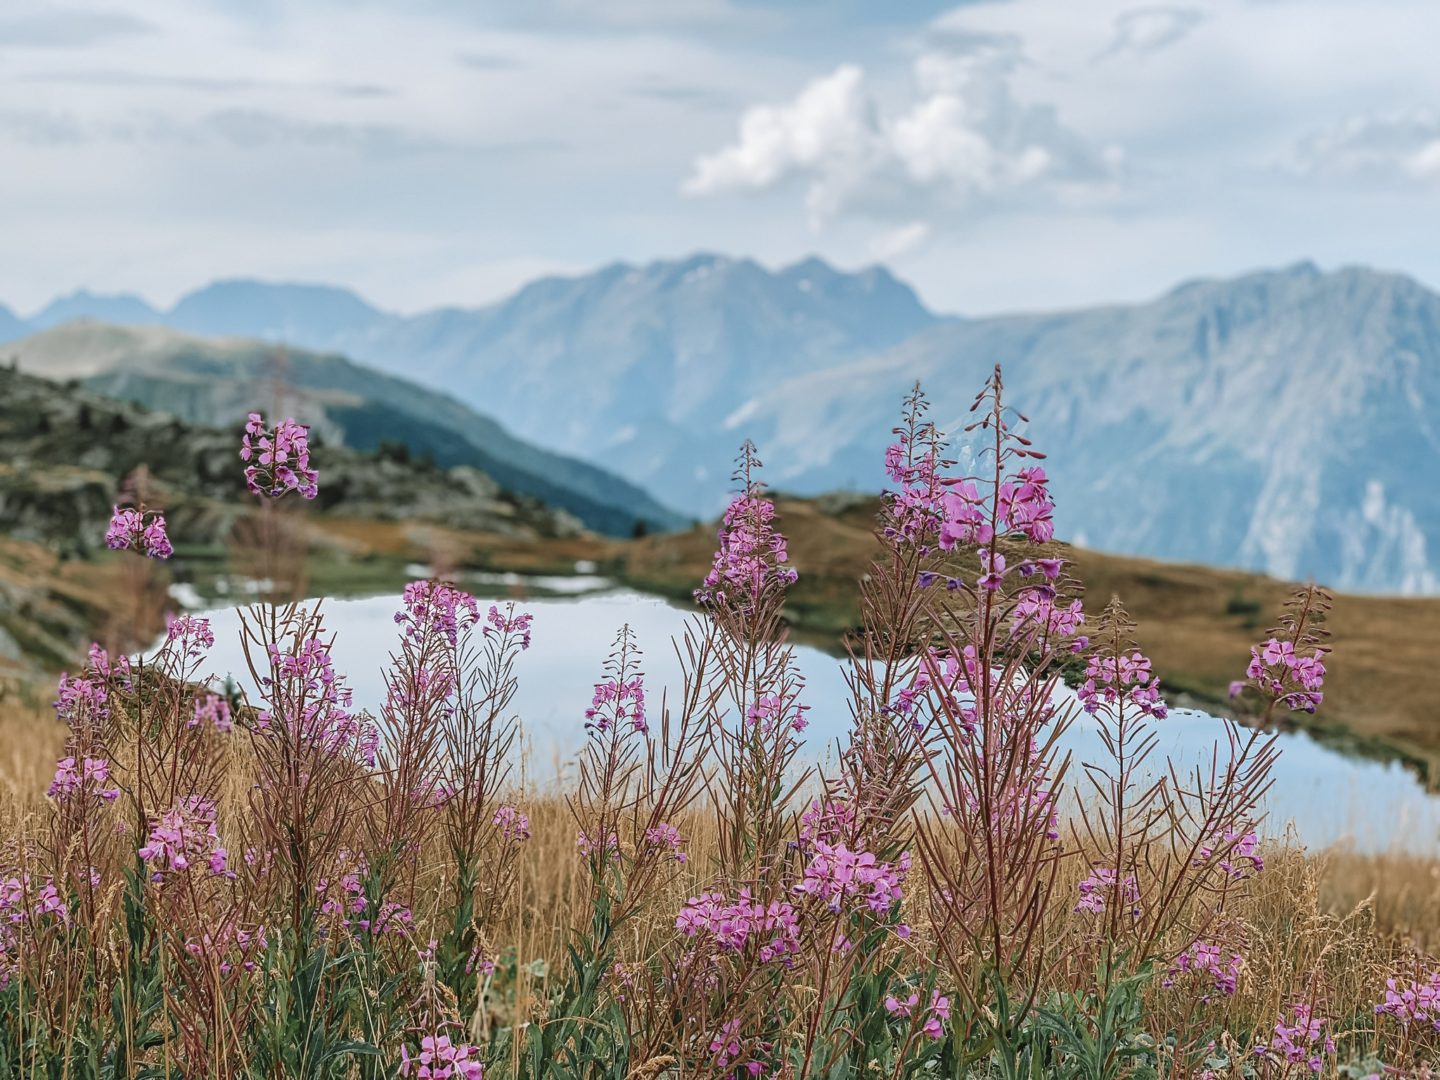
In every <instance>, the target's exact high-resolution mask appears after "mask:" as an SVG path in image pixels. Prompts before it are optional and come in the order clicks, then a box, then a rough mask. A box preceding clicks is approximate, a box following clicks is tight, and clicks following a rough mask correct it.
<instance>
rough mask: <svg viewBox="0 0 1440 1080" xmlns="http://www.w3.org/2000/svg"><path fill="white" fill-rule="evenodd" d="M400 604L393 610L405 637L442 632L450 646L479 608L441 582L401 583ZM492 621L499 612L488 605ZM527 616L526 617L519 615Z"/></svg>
mask: <svg viewBox="0 0 1440 1080" xmlns="http://www.w3.org/2000/svg"><path fill="white" fill-rule="evenodd" d="M402 600H403V604H404V606H403V607H402V608H401V609H400V610H399V611H397V612H396V613H395V624H396V625H397V626H400V627H403V628H404V633H405V636H406V637H408V638H410V639H411V640H413V641H420V640H421V639H423V638H424V636H425V634H426V633H427V632H432V631H433V632H438V633H440V634H442V635H443V636H444V638H445V640H446V641H448V642H449V643H450V647H451V648H452V649H453V648H455V646H456V645H457V644H458V642H459V639H460V631H461V629H462V628H464V627H468V626H473V625H474V624H475V623H477V622H479V621H480V608H479V605H478V604H476V602H475V598H474V597H473V596H471V595H470V594H469V593H467V592H464V591H462V590H460V589H457V588H456V587H455V586H454V585H451V584H448V583H447V582H443V581H412V582H411V583H410V584H409V585H406V586H405V593H404V596H403V597H402ZM490 612H491V617H492V621H493V619H494V617H495V616H497V615H498V614H499V612H498V611H497V610H496V609H495V608H494V607H491V609H490ZM520 617H521V618H526V619H528V618H529V617H528V616H520Z"/></svg>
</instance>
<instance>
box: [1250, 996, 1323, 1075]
mask: <svg viewBox="0 0 1440 1080" xmlns="http://www.w3.org/2000/svg"><path fill="white" fill-rule="evenodd" d="M1290 1013H1291V1022H1290V1023H1288V1024H1287V1023H1286V1022H1285V1018H1284V1017H1283V1016H1282V1017H1281V1018H1280V1019H1279V1020H1277V1021H1276V1022H1275V1035H1274V1038H1272V1039H1271V1040H1270V1041H1269V1042H1268V1043H1257V1044H1256V1046H1255V1053H1256V1054H1257V1055H1259V1056H1260V1057H1265V1058H1271V1059H1274V1060H1278V1061H1283V1062H1286V1063H1288V1064H1292V1065H1293V1064H1303V1065H1304V1066H1305V1067H1306V1068H1307V1069H1309V1070H1310V1071H1311V1072H1312V1073H1315V1074H1316V1075H1317V1076H1318V1075H1319V1073H1320V1071H1321V1070H1322V1069H1323V1068H1324V1067H1325V1058H1326V1057H1327V1056H1330V1055H1333V1054H1334V1053H1335V1040H1334V1039H1333V1038H1332V1037H1331V1036H1330V1035H1329V1034H1327V1033H1326V1031H1325V1021H1324V1020H1322V1019H1321V1018H1320V1017H1318V1016H1316V1015H1315V1014H1314V1010H1313V1009H1312V1008H1311V1007H1310V1006H1309V1005H1305V1004H1295V1005H1292V1006H1290Z"/></svg>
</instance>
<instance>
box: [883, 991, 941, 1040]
mask: <svg viewBox="0 0 1440 1080" xmlns="http://www.w3.org/2000/svg"><path fill="white" fill-rule="evenodd" d="M919 1007H920V995H919V994H918V993H914V992H912V993H911V994H910V995H909V996H908V997H906V998H903V999H902V998H897V997H896V996H895V995H894V994H888V995H886V997H885V1011H886V1012H888V1013H889V1014H890V1015H891V1016H896V1017H903V1018H905V1019H907V1020H908V1019H910V1018H911V1017H913V1016H914V1015H915V1013H916V1010H917V1009H919ZM949 1021H950V999H949V998H948V997H944V996H943V995H942V994H941V993H940V991H939V990H932V991H931V992H930V1007H929V1009H928V1010H926V1016H925V1022H924V1024H922V1025H921V1027H920V1030H921V1031H922V1032H923V1033H924V1034H925V1036H926V1037H927V1038H931V1039H943V1038H944V1037H945V1025H946V1024H947V1023H949Z"/></svg>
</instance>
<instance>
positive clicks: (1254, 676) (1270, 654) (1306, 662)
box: [1231, 638, 1325, 713]
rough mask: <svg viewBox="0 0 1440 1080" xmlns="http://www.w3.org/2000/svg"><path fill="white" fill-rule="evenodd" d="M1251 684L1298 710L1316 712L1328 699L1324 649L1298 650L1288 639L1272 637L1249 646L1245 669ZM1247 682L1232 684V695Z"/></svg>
mask: <svg viewBox="0 0 1440 1080" xmlns="http://www.w3.org/2000/svg"><path fill="white" fill-rule="evenodd" d="M1245 674H1246V675H1247V676H1248V677H1249V680H1250V682H1249V685H1251V686H1253V687H1255V689H1257V690H1258V691H1260V693H1261V694H1262V695H1264V696H1265V697H1271V698H1275V699H1276V700H1277V701H1278V702H1279V703H1280V704H1281V705H1282V706H1284V707H1285V708H1287V709H1293V710H1295V711H1296V712H1307V713H1313V712H1314V711H1315V710H1316V709H1317V708H1319V706H1320V703H1321V702H1322V701H1324V700H1325V695H1324V694H1323V693H1322V692H1321V691H1322V688H1323V687H1324V685H1325V650H1324V649H1323V648H1316V649H1314V650H1313V651H1312V652H1311V653H1309V654H1308V655H1305V654H1297V653H1296V652H1295V646H1294V644H1292V643H1291V642H1289V641H1280V640H1279V639H1277V638H1270V640H1268V641H1266V642H1265V643H1264V644H1261V645H1255V646H1252V647H1251V649H1250V665H1249V667H1248V668H1246V670H1245ZM1244 686H1245V684H1244V683H1238V684H1234V685H1232V687H1231V697H1237V696H1239V693H1240V691H1241V690H1243V688H1244Z"/></svg>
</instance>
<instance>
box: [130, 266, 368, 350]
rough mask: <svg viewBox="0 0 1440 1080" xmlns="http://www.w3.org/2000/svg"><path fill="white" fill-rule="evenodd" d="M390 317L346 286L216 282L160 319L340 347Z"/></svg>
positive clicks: (203, 330)
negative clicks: (343, 287) (342, 287)
mask: <svg viewBox="0 0 1440 1080" xmlns="http://www.w3.org/2000/svg"><path fill="white" fill-rule="evenodd" d="M393 319H394V316H387V315H385V314H384V313H382V312H380V311H378V310H377V309H375V308H373V307H371V306H370V305H369V304H367V303H366V302H365V301H364V300H362V299H360V297H358V296H356V295H355V294H354V293H353V292H351V291H350V290H349V289H337V288H333V287H331V286H328V285H268V284H265V283H263V282H259V281H217V282H215V283H214V284H213V285H207V286H205V287H204V288H203V289H197V290H196V291H195V292H192V293H187V294H186V295H185V296H183V297H181V299H180V301H179V303H177V304H176V305H175V306H174V307H173V308H172V309H171V310H170V311H168V312H167V313H166V314H165V316H164V319H163V321H164V322H165V324H166V325H167V326H173V327H176V328H177V329H180V330H188V331H189V332H190V333H192V334H205V335H210V336H232V335H234V336H240V337H251V338H261V339H263V340H265V341H284V342H288V343H290V344H292V345H302V346H306V347H309V348H318V349H330V350H336V351H345V349H344V347H345V344H346V343H347V341H349V340H351V339H353V338H354V337H356V336H357V335H363V334H364V333H365V332H366V330H367V328H369V327H371V326H372V325H374V324H378V323H385V322H387V321H393ZM110 321H112V322H114V321H130V320H113V319H112V320H110ZM156 321H160V320H159V319H157V320H156Z"/></svg>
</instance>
